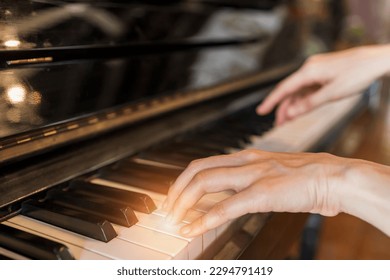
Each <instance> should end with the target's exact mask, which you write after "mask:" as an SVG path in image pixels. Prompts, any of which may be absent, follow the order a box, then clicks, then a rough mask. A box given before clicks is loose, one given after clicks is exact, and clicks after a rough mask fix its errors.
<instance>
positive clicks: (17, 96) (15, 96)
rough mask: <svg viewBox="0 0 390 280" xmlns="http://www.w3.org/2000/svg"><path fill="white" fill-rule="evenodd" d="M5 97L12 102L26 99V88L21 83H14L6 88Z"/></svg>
mask: <svg viewBox="0 0 390 280" xmlns="http://www.w3.org/2000/svg"><path fill="white" fill-rule="evenodd" d="M6 94H7V99H8V101H9V102H10V103H12V104H18V103H22V102H24V101H25V100H26V95H27V92H26V89H25V87H24V86H22V85H14V86H11V87H9V88H7V90H6Z"/></svg>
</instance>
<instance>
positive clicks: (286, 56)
mask: <svg viewBox="0 0 390 280" xmlns="http://www.w3.org/2000/svg"><path fill="white" fill-rule="evenodd" d="M329 2H330V3H333V2H334V1H329ZM336 2H338V1H336ZM2 5H3V7H2V8H1V15H0V24H1V25H2V27H3V31H4V32H3V33H2V34H0V36H1V37H0V44H1V49H0V64H1V65H0V67H1V69H0V89H1V92H0V99H1V103H0V108H1V110H0V115H1V117H0V123H1V125H0V168H1V169H0V177H1V183H0V194H1V195H0V215H1V216H0V219H1V221H2V222H3V225H2V226H4V225H5V226H6V227H7V228H2V230H1V232H2V233H4V236H8V237H7V238H8V239H7V238H5V239H1V240H0V244H1V246H0V248H3V249H4V250H5V251H4V252H5V253H4V252H3V251H1V250H0V255H4V258H19V257H21V258H24V257H26V258H53V255H51V254H39V253H37V254H34V252H35V251H37V250H38V249H39V248H38V249H37V248H32V249H31V248H30V247H28V246H29V245H28V240H30V238H33V237H31V236H24V235H23V233H19V232H16V231H17V230H18V229H19V230H20V229H23V225H20V224H18V225H17V226H16V224H13V223H12V219H15V217H16V218H17V217H19V216H23V217H30V218H31V219H34V217H35V218H37V219H38V220H40V219H41V220H42V219H43V220H44V221H46V220H45V219H49V218H48V217H49V216H50V215H52V216H50V217H52V220H55V219H56V217H59V219H61V217H62V216H61V215H62V214H63V213H57V212H56V213H57V214H53V213H54V212H55V211H54V210H50V211H51V212H50V211H49V212H45V211H46V210H45V211H43V210H42V209H41V208H39V207H40V206H41V204H42V201H43V204H44V203H45V202H47V204H50V205H51V204H53V205H54V206H53V208H52V209H57V208H58V209H60V210H61V209H62V211H65V210H66V211H67V213H70V214H69V215H72V213H75V212H77V211H81V210H80V209H75V208H72V207H73V206H72V205H71V206H72V207H71V206H69V205H67V206H64V205H65V204H64V203H65V202H64V201H66V199H69V200H70V201H71V204H72V203H75V202H74V199H76V198H75V197H82V198H85V197H91V196H92V194H91V193H87V194H84V193H80V194H79V190H77V187H76V190H74V189H72V188H73V185H75V184H76V185H77V184H80V182H81V185H83V184H84V183H85V182H87V184H90V183H91V182H92V183H93V182H94V181H93V180H100V179H103V180H109V179H110V178H113V180H114V181H115V180H116V181H117V182H119V183H123V182H125V183H126V182H129V181H126V180H130V183H129V184H130V185H131V184H137V182H139V181H141V185H142V180H146V181H147V182H149V181H148V180H149V179H148V178H147V177H148V172H152V171H153V170H154V169H153V168H155V169H156V168H157V169H158V168H161V169H163V170H166V173H167V174H168V173H169V174H176V175H177V174H178V172H180V170H182V169H183V168H184V167H185V166H186V164H188V162H189V161H190V160H191V159H196V158H197V157H202V156H208V155H213V154H218V153H221V152H228V149H225V148H226V147H229V148H233V149H234V148H236V149H240V148H245V145H246V144H248V143H249V142H250V140H248V139H249V138H248V135H250V134H256V133H258V135H260V136H261V135H262V134H263V133H265V132H266V131H267V130H270V129H271V128H272V116H266V117H263V118H261V117H259V116H256V115H255V114H254V108H255V106H256V104H258V103H259V102H260V101H261V99H262V98H264V96H265V95H266V94H267V93H268V92H269V90H270V89H271V88H272V87H273V86H274V85H275V83H277V82H278V81H280V80H281V79H282V78H284V77H286V76H287V75H288V74H290V73H291V72H293V71H294V70H295V69H297V68H298V67H299V65H300V64H301V62H302V60H303V58H304V56H305V52H304V50H305V48H306V46H307V39H308V30H307V28H305V13H304V12H303V11H302V10H301V7H300V6H299V5H298V4H297V3H295V1H276V0H275V1H267V0H258V1H255V0H246V1H230V0H221V1H217V0H209V1H207V0H204V1H203V0H192V1H173V0H172V1H164V4H160V3H159V1H120V0H117V1H49V0H29V1H27V0H25V1H3V3H2ZM334 22H337V21H334ZM334 22H333V21H329V22H328V25H329V26H327V28H328V31H327V32H328V35H329V34H333V33H332V31H333V30H334V26H331V25H330V23H334ZM325 26H326V25H325ZM323 33H324V32H323ZM325 33H326V32H325ZM317 35H318V34H317ZM326 38H327V39H328V41H329V36H328V37H326ZM324 42H327V41H326V40H325V41H324ZM328 47H331V46H328ZM351 114H352V113H351ZM246 120H247V121H248V123H249V124H251V125H254V127H256V128H255V129H254V128H253V127H250V125H242V123H245V121H246ZM257 124H259V127H257ZM339 129H340V127H338V128H337V127H336V128H334V131H333V132H336V131H339ZM229 130H231V131H229ZM232 131H233V132H235V133H236V135H237V136H236V137H235V136H232ZM239 133H243V135H242V136H241V135H239ZM329 133H330V132H329ZM224 138H225V139H228V140H229V139H230V140H231V141H228V140H224ZM199 139H203V140H204V143H200V142H202V141H201V140H199ZM327 140H328V139H327V138H324V139H322V141H320V142H317V143H316V144H315V145H313V146H312V147H311V148H310V150H318V149H322V150H323V149H325V147H326V145H327V144H329V141H327ZM213 141H215V143H216V144H215V145H211V144H210V143H212V142H213ZM216 146H218V147H216ZM189 147H195V150H196V151H194V150H193V149H191V148H189ZM176 148H177V150H178V151H179V152H178V151H176ZM197 149H198V150H197ZM134 159H135V160H134ZM150 162H159V163H161V164H160V165H159V166H158V165H157V166H155V165H153V167H151V166H149V165H150ZM127 164H128V166H127ZM129 166H130V167H129ZM131 168H135V170H138V171H136V172H133V173H134V178H136V179H134V178H130V179H129V178H128V177H129V175H128V174H124V175H123V170H125V173H126V172H127V171H126V170H130V169H131ZM164 168H165V169H164ZM122 169H123V170H122ZM168 169H170V171H168ZM129 172H130V171H129ZM137 172H138V173H137ZM153 172H154V171H153ZM153 172H152V173H150V174H153V176H156V178H159V180H163V179H164V180H165V179H167V178H168V177H169V176H168V175H166V174H158V172H157V173H153ZM118 174H119V175H118ZM140 174H146V175H145V176H141V175H140ZM122 175H123V176H122ZM110 176H111V177H110ZM121 176H122V177H121ZM137 176H138V177H137ZM172 176H173V177H174V176H175V175H172ZM172 176H171V177H169V178H173V177H172ZM83 182H84V183H83ZM149 183H150V185H153V182H149ZM166 186H167V184H166V183H165V181H164V184H163V183H161V190H158V189H157V190H156V189H152V190H151V192H152V193H153V192H155V193H159V194H161V193H162V194H163V193H164V192H166V190H164V188H166ZM154 187H155V186H154ZM158 187H159V186H157V188H158ZM168 187H169V184H168ZM148 191H150V189H149V190H148ZM58 192H60V198H61V199H60V200H61V201H62V202H61V203H62V204H61V205H57V204H56V203H57V202H56V201H57V198H58V197H57V195H58ZM65 192H66V197H67V198H66V199H65V195H64V193H65ZM94 192H95V193H96V192H98V191H97V190H94ZM105 194H107V193H105ZM78 195H79V196H78ZM156 197H157V200H158V197H159V196H157V195H156ZM90 203H91V205H92V206H93V205H95V207H96V205H101V204H99V203H101V201H100V200H99V199H97V198H94V199H92V198H91V202H90ZM86 204H87V203H86ZM110 205H111V204H110ZM115 205H116V204H115ZM92 206H91V207H92ZM137 206H139V205H136V206H135V207H137ZM149 206H150V205H149ZM37 207H38V208H39V209H40V210H39V211H38V210H36V209H38V208H37ZM44 207H46V206H44ZM69 207H70V208H72V209H68V208H69ZM80 207H81V206H80ZM83 207H87V206H85V205H83ZM102 207H104V206H102ZM64 209H65V210H64ZM121 209H122V208H121ZM126 209H127V208H126ZM40 211H41V212H40ZM42 211H43V212H42ZM53 211H54V212H53ZM66 211H65V212H66ZM107 211H108V212H110V210H107ZM129 211H130V210H129ZM151 211H153V209H152V210H151ZM199 211H200V210H199ZM60 212H61V211H60ZM37 213H38V214H37ZM42 213H43V214H42ZM48 213H49V214H48ZM77 213H78V212H77ZM103 214H107V213H103ZM34 215H35V216H34ZM56 215H57V216H56ZM96 215H97V214H96ZM96 215H95V216H96ZM129 215H130V214H129ZM129 215H128V216H126V217H127V218H128V219H130V220H131V217H132V216H131V215H130V216H129ZM76 216H77V215H76ZM72 217H73V218H74V219H76V218H75V217H74V216H72ZM137 217H138V218H139V216H137ZM306 217H307V216H306V215H304V214H293V215H292V214H272V215H271V214H261V215H253V216H248V217H244V218H242V219H239V220H238V221H233V222H232V225H229V226H227V227H226V230H223V231H221V232H216V233H215V234H214V237H213V238H212V242H209V243H210V244H208V245H207V246H205V245H204V244H205V242H206V241H205V240H206V237H203V240H202V242H203V243H202V244H203V245H200V246H203V249H202V250H201V252H200V253H199V254H195V255H194V256H195V258H205V259H212V258H238V257H240V258H244V259H253V258H286V257H288V255H287V254H288V248H289V246H290V245H291V243H292V242H293V241H294V240H296V239H297V238H298V237H299V234H300V232H301V230H302V227H303V225H304V223H305V220H306ZM24 219H25V218H24ZM77 219H78V220H77V222H78V223H80V222H81V221H84V220H83V219H82V218H80V217H79V216H77ZM10 221H11V222H10ZM99 221H100V220H99ZM46 222H47V221H46ZM77 222H76V223H77ZM64 223H65V222H64ZM69 223H71V221H70V222H69ZM134 223H136V221H134ZM145 224H146V222H145ZM12 225H14V228H12V229H9V227H12ZM67 225H68V224H67ZM56 226H57V227H61V226H64V227H65V225H64V224H60V225H56ZM88 226H90V224H88ZM91 226H96V223H95V224H94V225H91ZM140 227H141V226H140ZM145 227H146V226H145ZM65 228H66V227H65ZM101 228H102V227H100V230H102V229H101ZM115 229H116V228H115ZM149 229H150V228H148V230H149ZM30 230H31V229H30ZM67 230H69V228H67ZM8 231H9V232H8ZM32 231H34V230H32ZM76 232H77V231H76ZM103 232H104V234H103V235H104V236H103V237H102V238H103V239H104V238H107V235H110V229H107V231H106V232H105V231H104V229H103ZM111 233H112V232H111ZM7 234H8V235H7ZM19 234H20V236H21V238H25V239H23V240H24V241H23V242H21V243H18V242H19V241H17V240H16V241H15V240H14V238H13V237H12V236H18V235H19ZM41 234H43V235H44V234H45V233H41ZM78 234H83V233H80V232H79V233H78ZM112 234H113V235H115V230H114V233H112ZM34 238H36V237H34ZM86 238H92V239H94V238H95V239H96V238H98V239H99V238H100V237H96V236H93V237H91V236H89V237H86ZM112 238H115V236H113V237H112ZM175 238H178V237H177V236H175ZM49 239H50V238H49ZM26 240H27V241H26ZM31 240H33V239H31ZM105 241H107V240H105ZM105 241H99V242H103V243H104V242H105ZM36 242H38V243H40V242H42V244H43V243H45V242H44V241H37V240H36ZM186 242H187V241H186ZM189 242H190V243H191V242H192V241H189ZM194 242H195V241H194ZM11 243H12V244H13V245H12V246H15V247H16V248H19V250H20V251H16V252H14V251H13V248H14V247H12V246H11V245H9V246H10V247H7V244H11ZM60 243H61V242H60ZM45 244H46V243H45ZM109 244H110V241H108V242H107V246H109ZM73 245H75V244H72V246H73ZM42 246H43V245H42ZM45 246H46V245H45ZM45 246H43V247H45ZM56 246H59V245H58V244H54V245H53V244H51V243H50V244H48V245H47V246H46V247H45V248H51V250H54V251H56V252H57V251H61V250H62V249H61V250H60V249H58V247H56ZM76 247H77V246H76ZM20 248H22V249H23V248H29V249H26V250H27V251H28V253H25V254H24V252H23V250H22V249H20ZM45 248H43V249H42V248H40V249H42V250H45ZM53 248H54V249H53ZM61 248H62V247H61ZM79 249H80V248H79ZM186 250H187V249H186ZM63 251H64V250H63ZM65 251H66V252H68V251H67V250H65ZM69 251H70V252H69V254H68V253H64V254H62V255H61V256H59V255H58V254H56V255H54V258H69V255H71V254H72V249H70V250H69ZM92 251H93V250H92ZM186 252H187V253H186V254H187V255H185V258H191V256H192V255H191V253H188V251H186ZM164 254H165V255H164V256H166V254H167V253H164ZM103 255H104V254H103ZM189 255H190V256H189ZM104 256H105V257H107V256H108V255H104ZM153 256H154V255H153ZM153 256H152V257H151V258H158V257H153ZM90 257H91V256H90ZM133 257H134V256H133ZM143 257H144V255H142V254H140V257H139V258H143ZM170 257H172V255H170ZM91 258H93V256H92V257H91ZM108 258H121V256H108ZM135 258H136V257H135Z"/></svg>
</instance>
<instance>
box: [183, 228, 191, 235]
mask: <svg viewBox="0 0 390 280" xmlns="http://www.w3.org/2000/svg"><path fill="white" fill-rule="evenodd" d="M190 232H191V226H184V227H182V228H181V229H180V234H182V235H188V234H189V233H190Z"/></svg>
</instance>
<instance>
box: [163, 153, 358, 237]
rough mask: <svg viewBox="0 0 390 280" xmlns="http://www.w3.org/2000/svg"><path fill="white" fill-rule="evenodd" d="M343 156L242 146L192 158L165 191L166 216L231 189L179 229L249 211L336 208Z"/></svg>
mask: <svg viewBox="0 0 390 280" xmlns="http://www.w3.org/2000/svg"><path fill="white" fill-rule="evenodd" d="M350 161H351V160H349V159H344V158H339V157H336V156H332V155H330V154H324V153H321V154H311V153H294V154H290V153H271V152H264V151H259V150H245V151H241V152H238V153H235V154H230V155H221V156H214V157H209V158H205V159H200V160H196V161H194V162H192V163H191V164H190V165H189V167H188V168H187V169H186V170H185V171H184V172H183V173H182V174H181V175H180V176H179V177H178V178H177V180H176V182H175V183H174V184H173V185H172V187H171V188H170V190H169V193H168V197H167V200H166V202H165V204H164V208H165V210H166V211H168V212H170V214H169V216H168V220H171V221H172V222H178V221H180V220H181V219H182V218H183V217H184V216H185V214H186V212H187V210H188V209H190V208H191V207H192V206H193V205H194V204H195V203H196V202H197V201H198V200H199V199H200V198H201V197H202V196H203V195H204V194H206V193H214V192H220V191H223V190H233V191H234V192H235V194H234V195H232V196H231V197H230V198H228V199H226V200H224V201H222V202H220V203H218V204H216V205H215V206H214V207H213V208H212V209H211V210H210V211H209V212H208V213H207V214H205V215H204V216H202V217H201V218H199V219H198V220H196V221H194V222H193V223H192V224H190V225H187V226H185V227H184V228H182V230H181V233H182V234H183V235H185V236H194V235H198V234H201V233H203V232H205V231H207V230H209V229H212V228H215V227H217V226H219V225H221V224H223V223H225V222H227V221H228V220H232V219H234V218H237V217H239V216H241V215H244V214H247V213H255V212H270V211H274V212H311V213H320V214H322V215H327V216H333V215H336V214H338V213H339V212H340V203H339V200H338V196H337V192H336V189H339V188H341V187H342V184H343V183H344V182H345V178H346V176H347V175H348V172H349V169H350V164H349V162H350Z"/></svg>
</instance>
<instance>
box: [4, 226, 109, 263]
mask: <svg viewBox="0 0 390 280" xmlns="http://www.w3.org/2000/svg"><path fill="white" fill-rule="evenodd" d="M3 223H4V224H5V225H7V226H10V227H14V228H17V229H20V230H23V231H26V232H29V233H31V234H35V235H37V236H41V237H43V238H47V239H50V240H53V241H56V242H59V243H62V244H64V245H66V246H67V247H68V248H69V250H70V252H71V254H72V255H73V256H74V257H75V259H77V260H109V259H110V258H107V257H104V256H102V255H99V254H96V253H94V252H91V251H89V250H86V249H85V248H82V247H79V246H75V245H73V244H70V243H68V242H65V241H63V240H60V239H58V238H56V237H54V236H48V235H47V234H43V233H41V232H37V231H35V230H33V229H31V228H26V227H23V226H20V225H17V224H13V223H10V222H8V221H5V222H3Z"/></svg>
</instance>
